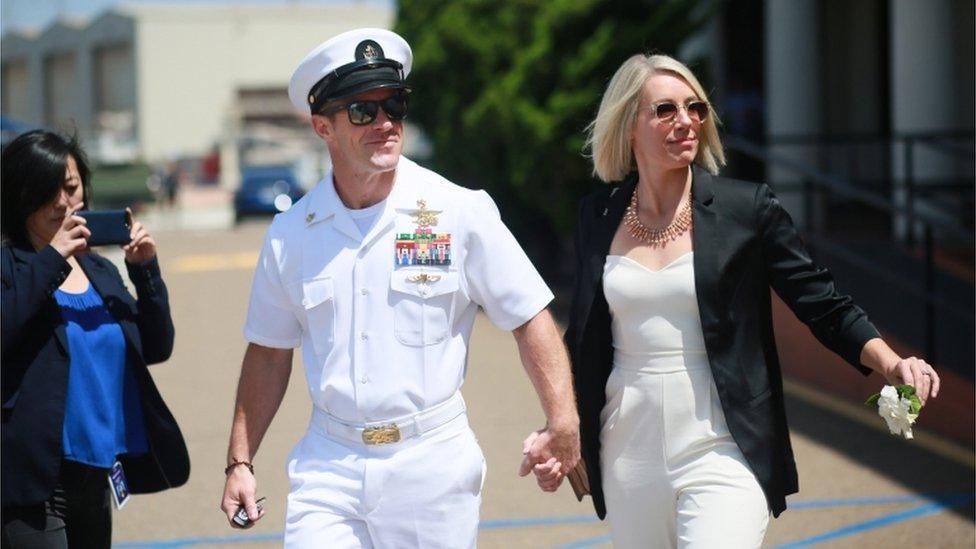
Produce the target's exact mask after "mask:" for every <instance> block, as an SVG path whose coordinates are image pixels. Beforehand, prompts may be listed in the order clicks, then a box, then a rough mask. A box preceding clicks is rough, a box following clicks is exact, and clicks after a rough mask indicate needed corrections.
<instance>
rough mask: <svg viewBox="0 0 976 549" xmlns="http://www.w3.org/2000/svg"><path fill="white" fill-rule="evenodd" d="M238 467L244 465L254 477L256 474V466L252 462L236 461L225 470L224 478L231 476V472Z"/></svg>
mask: <svg viewBox="0 0 976 549" xmlns="http://www.w3.org/2000/svg"><path fill="white" fill-rule="evenodd" d="M238 465H243V466H244V467H247V470H248V471H250V472H251V474H252V475H253V474H254V465H251V462H250V461H244V460H240V461H238V460H236V459H235V460H234V461H232V462H231V464H230V465H228V466H227V467H226V468H225V469H224V476H225V477H226V476H227V475H229V474H230V472H231V470H232V469H233V468H234V467H237V466H238Z"/></svg>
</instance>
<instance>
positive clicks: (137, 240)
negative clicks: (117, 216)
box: [121, 208, 156, 265]
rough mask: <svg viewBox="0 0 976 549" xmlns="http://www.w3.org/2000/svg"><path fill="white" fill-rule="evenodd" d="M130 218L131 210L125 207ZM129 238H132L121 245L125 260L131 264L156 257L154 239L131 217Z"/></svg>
mask: <svg viewBox="0 0 976 549" xmlns="http://www.w3.org/2000/svg"><path fill="white" fill-rule="evenodd" d="M125 211H126V212H128V213H129V216H130V218H131V216H132V210H131V209H129V208H126V209H125ZM129 238H131V239H132V240H131V241H130V242H129V243H128V244H126V245H124V246H122V247H121V248H122V250H123V251H124V252H125V261H126V262H127V263H132V264H133V265H140V264H142V263H145V262H147V261H149V260H150V259H152V258H154V257H156V241H155V240H153V237H152V236H151V235H150V234H149V232H148V231H147V230H146V228H145V227H144V226H143V225H142V223H139V222H138V221H136V220H135V219H132V229H131V230H130V231H129Z"/></svg>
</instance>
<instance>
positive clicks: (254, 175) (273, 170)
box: [234, 166, 305, 223]
mask: <svg viewBox="0 0 976 549" xmlns="http://www.w3.org/2000/svg"><path fill="white" fill-rule="evenodd" d="M303 194H305V191H304V190H302V187H301V185H299V184H298V179H297V178H296V177H295V172H294V171H293V170H292V169H291V167H289V166H252V167H248V168H245V169H244V170H243V172H242V173H241V186H240V188H238V189H237V192H236V193H234V223H239V222H240V221H241V220H242V219H244V218H245V217H248V216H263V215H274V214H276V213H279V212H283V211H286V210H287V209H288V208H290V207H291V205H292V204H294V203H295V202H297V201H298V199H299V198H301V197H302V195H303Z"/></svg>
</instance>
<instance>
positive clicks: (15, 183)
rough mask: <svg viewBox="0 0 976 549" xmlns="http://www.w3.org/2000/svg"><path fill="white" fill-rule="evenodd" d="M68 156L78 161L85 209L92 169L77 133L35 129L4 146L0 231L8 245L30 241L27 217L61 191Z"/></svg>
mask: <svg viewBox="0 0 976 549" xmlns="http://www.w3.org/2000/svg"><path fill="white" fill-rule="evenodd" d="M68 156H71V157H72V158H74V159H75V164H77V165H78V175H80V176H81V187H82V199H83V200H84V201H85V206H84V209H87V208H88V207H89V203H88V201H89V199H90V198H91V170H90V169H89V168H88V159H87V158H86V156H85V152H84V151H83V150H82V149H81V145H80V144H79V143H78V140H77V139H76V138H75V137H74V136H71V137H68V136H64V135H61V134H57V133H54V132H50V131H47V130H34V131H30V132H27V133H25V134H22V135H20V136H18V137H17V138H16V139H14V140H13V141H11V142H10V143H9V144H8V145H7V146H6V147H4V149H3V154H2V155H0V232H2V236H3V243H4V244H5V245H6V244H25V243H28V239H27V227H26V224H27V218H28V217H30V216H31V214H33V213H34V212H36V211H37V210H39V209H41V207H42V206H44V205H45V204H48V203H49V202H51V201H52V200H54V199H56V198H57V196H58V193H60V192H61V187H62V186H63V185H64V172H65V170H67V167H68Z"/></svg>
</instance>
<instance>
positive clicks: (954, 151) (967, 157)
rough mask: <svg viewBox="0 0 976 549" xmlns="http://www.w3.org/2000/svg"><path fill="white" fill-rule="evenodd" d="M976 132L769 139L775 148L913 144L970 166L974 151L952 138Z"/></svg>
mask: <svg viewBox="0 0 976 549" xmlns="http://www.w3.org/2000/svg"><path fill="white" fill-rule="evenodd" d="M974 138H976V133H974V132H973V131H972V130H949V131H929V132H896V133H893V134H890V135H889V134H877V133H830V134H777V135H771V136H767V141H768V143H769V144H772V145H849V144H869V143H894V142H903V143H905V144H908V143H910V142H914V143H922V144H925V145H927V146H929V147H931V148H933V149H935V150H938V151H939V152H942V153H944V154H948V155H951V156H953V157H955V158H956V159H957V160H963V161H966V162H968V163H970V164H972V163H974V162H976V157H974V155H973V149H972V148H971V147H968V146H966V145H963V144H960V143H954V142H952V141H950V140H952V139H974Z"/></svg>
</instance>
